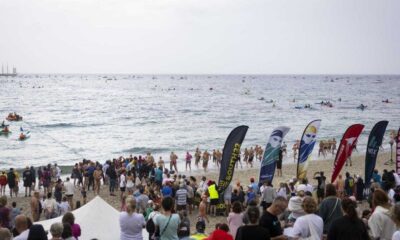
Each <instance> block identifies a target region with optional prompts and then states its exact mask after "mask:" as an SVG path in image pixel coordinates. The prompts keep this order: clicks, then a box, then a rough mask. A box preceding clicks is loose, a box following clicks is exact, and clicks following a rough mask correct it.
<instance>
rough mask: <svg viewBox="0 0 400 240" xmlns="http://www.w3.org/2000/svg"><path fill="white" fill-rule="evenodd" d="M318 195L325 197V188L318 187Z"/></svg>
mask: <svg viewBox="0 0 400 240" xmlns="http://www.w3.org/2000/svg"><path fill="white" fill-rule="evenodd" d="M317 197H319V198H323V197H324V189H320V188H318V189H317Z"/></svg>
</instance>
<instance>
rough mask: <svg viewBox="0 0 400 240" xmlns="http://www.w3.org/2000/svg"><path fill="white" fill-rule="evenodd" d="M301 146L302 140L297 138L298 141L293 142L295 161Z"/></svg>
mask: <svg viewBox="0 0 400 240" xmlns="http://www.w3.org/2000/svg"><path fill="white" fill-rule="evenodd" d="M299 146H300V141H299V140H296V142H295V143H294V144H293V147H292V150H293V162H296V159H297V151H298V150H299Z"/></svg>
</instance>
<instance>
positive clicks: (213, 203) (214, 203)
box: [210, 198, 219, 206]
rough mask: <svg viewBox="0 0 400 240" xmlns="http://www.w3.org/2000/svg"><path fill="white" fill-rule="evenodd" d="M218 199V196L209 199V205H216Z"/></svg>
mask: <svg viewBox="0 0 400 240" xmlns="http://www.w3.org/2000/svg"><path fill="white" fill-rule="evenodd" d="M218 200H219V199H218V198H216V199H210V204H211V206H215V205H217V204H218V202H219V201H218Z"/></svg>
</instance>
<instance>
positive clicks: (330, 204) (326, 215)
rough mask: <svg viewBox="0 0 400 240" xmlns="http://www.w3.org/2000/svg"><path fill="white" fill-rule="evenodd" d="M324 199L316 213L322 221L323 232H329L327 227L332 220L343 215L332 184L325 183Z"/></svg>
mask: <svg viewBox="0 0 400 240" xmlns="http://www.w3.org/2000/svg"><path fill="white" fill-rule="evenodd" d="M325 195H326V197H325V199H324V200H322V202H321V204H320V206H319V210H318V215H319V216H320V217H321V218H322V220H323V221H324V233H325V234H327V233H328V232H329V228H330V226H331V224H332V222H333V221H335V220H336V219H338V218H340V217H342V216H343V214H342V210H341V207H342V201H341V200H340V199H339V198H338V197H337V196H336V188H335V186H334V185H333V184H327V185H326V189H325Z"/></svg>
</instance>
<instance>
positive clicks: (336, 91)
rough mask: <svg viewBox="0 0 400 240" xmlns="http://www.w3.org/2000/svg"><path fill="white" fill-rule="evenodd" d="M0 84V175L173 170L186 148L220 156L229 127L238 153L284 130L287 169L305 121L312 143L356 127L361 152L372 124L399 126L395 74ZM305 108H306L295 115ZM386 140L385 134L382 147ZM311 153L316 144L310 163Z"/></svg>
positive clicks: (28, 78) (48, 79)
mask: <svg viewBox="0 0 400 240" xmlns="http://www.w3.org/2000/svg"><path fill="white" fill-rule="evenodd" d="M0 87H1V89H2V90H1V92H0V119H5V118H6V117H7V115H8V113H9V112H17V113H18V114H20V115H22V116H23V121H21V122H11V123H10V128H11V131H12V132H13V133H12V134H11V135H9V136H8V137H5V136H0V164H1V165H0V168H1V169H5V168H8V167H18V168H19V167H24V166H26V165H33V166H41V165H44V164H47V163H58V164H59V165H72V164H73V163H75V162H77V161H79V160H81V159H82V158H86V159H91V160H94V161H99V162H104V161H105V160H108V159H112V158H116V157H119V156H129V155H130V154H133V155H145V154H146V152H151V153H152V154H153V155H154V157H155V159H156V160H158V158H159V157H162V158H163V159H164V161H166V162H168V161H169V154H170V152H171V151H174V152H175V153H177V154H178V157H179V159H178V161H179V160H180V168H181V169H182V168H183V159H184V157H185V152H186V151H189V152H191V153H192V154H193V151H194V150H195V148H196V147H199V148H200V150H202V151H203V150H208V151H209V152H211V151H212V150H213V149H221V148H222V147H223V145H224V143H225V140H226V138H227V136H228V134H229V133H230V131H231V130H232V129H233V128H235V127H236V126H238V125H247V126H249V130H248V132H247V135H246V137H245V140H244V142H243V145H242V151H243V149H244V147H250V146H255V145H256V144H258V145H261V146H263V147H265V144H266V142H267V140H268V138H269V135H270V134H271V132H272V130H273V129H274V128H275V127H277V126H281V125H283V126H288V127H290V128H291V129H290V131H289V133H288V134H287V136H286V138H285V142H286V143H287V145H288V151H289V153H288V157H286V159H285V161H289V162H290V161H293V160H292V158H291V157H290V155H291V148H292V145H293V143H294V142H295V141H296V140H297V139H300V138H301V135H302V132H303V130H304V128H305V126H306V125H307V124H308V123H309V122H310V121H312V120H314V119H321V120H322V123H321V128H320V131H319V133H318V140H320V139H325V140H327V139H331V138H336V141H337V142H338V143H339V141H340V138H341V137H342V134H343V133H344V131H345V130H346V129H347V127H349V126H350V125H351V124H355V123H362V124H364V125H365V129H364V131H363V133H362V135H361V136H360V139H359V143H358V151H359V152H361V153H364V152H365V145H366V143H367V140H368V134H369V133H370V131H371V129H372V127H373V125H374V124H375V123H376V122H378V121H380V120H388V121H389V125H388V128H387V129H388V130H390V129H396V131H397V129H398V128H399V126H400V76H332V75H331V76H320V75H315V76H301V75H297V76H295V75H293V76H279V75H273V76H269V75H134V74H129V75H112V74H102V75H85V74H74V75H61V74H57V75H56V74H51V75H48V74H47V75H20V76H18V77H14V78H11V77H8V78H5V77H2V78H0ZM385 99H389V101H390V102H391V103H383V102H382V100H385ZM270 101H273V103H271V102H270ZM321 101H330V102H331V103H332V104H333V107H332V108H330V107H325V106H321V105H320V104H316V103H319V102H321ZM305 104H310V105H311V109H296V107H302V106H304V105H305ZM360 104H364V105H367V106H368V107H367V108H366V109H365V110H364V111H362V110H360V109H357V106H359V105H360ZM20 127H22V128H23V129H24V130H29V131H30V132H31V137H30V138H29V139H28V140H26V141H18V136H19V130H20ZM388 142H389V134H388V131H387V133H386V135H385V139H384V143H383V148H384V149H386V150H388V149H389V148H390V146H389V144H388ZM338 145H339V144H338ZM317 152H318V143H317V144H316V147H315V148H314V152H313V155H314V156H313V157H314V158H318V157H317ZM320 158H322V157H320Z"/></svg>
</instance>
